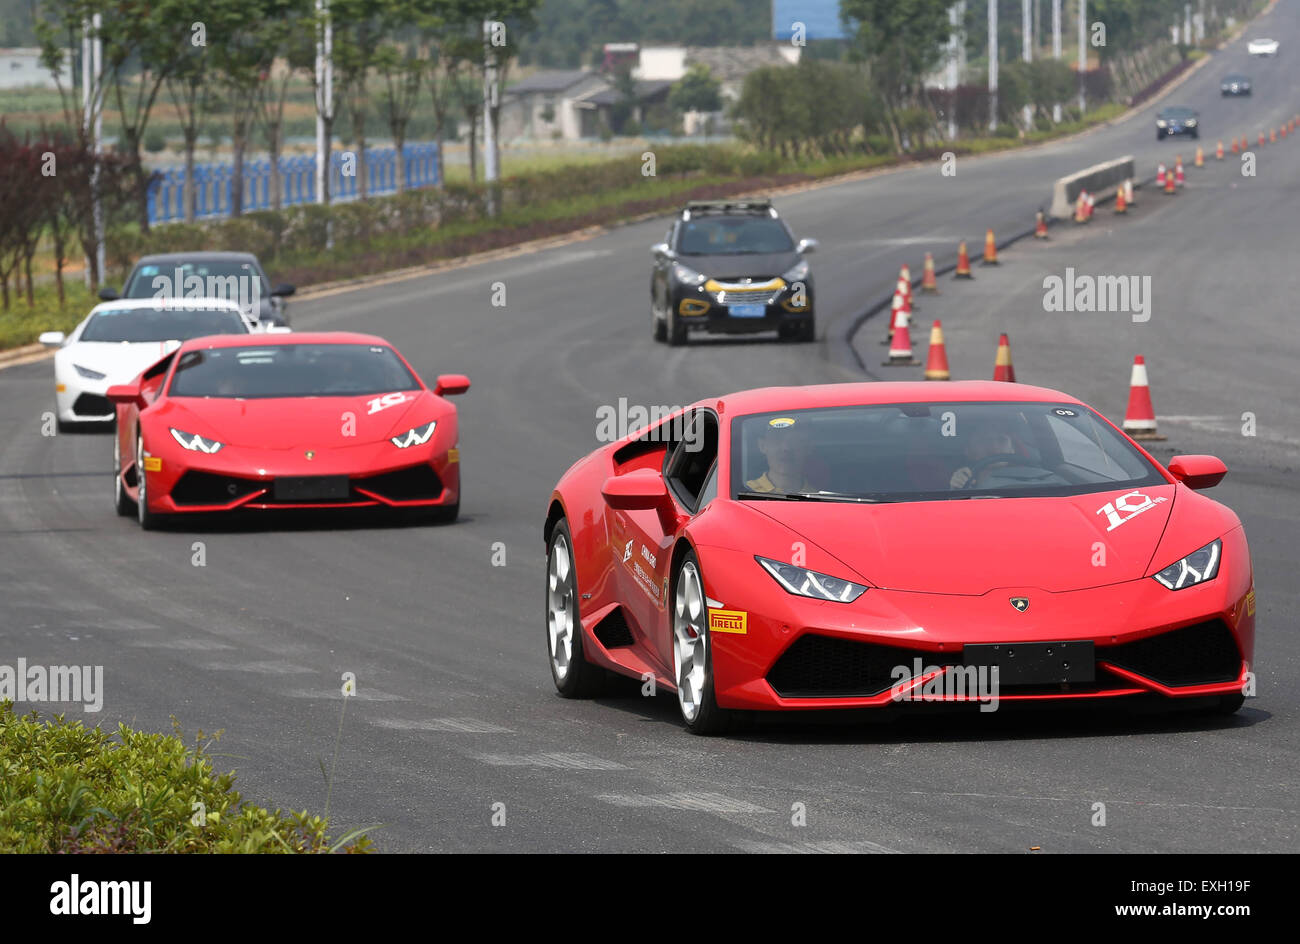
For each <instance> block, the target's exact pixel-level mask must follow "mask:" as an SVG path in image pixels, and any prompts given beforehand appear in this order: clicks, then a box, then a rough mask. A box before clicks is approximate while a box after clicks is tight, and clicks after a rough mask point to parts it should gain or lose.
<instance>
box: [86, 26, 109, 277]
mask: <svg viewBox="0 0 1300 944" xmlns="http://www.w3.org/2000/svg"><path fill="white" fill-rule="evenodd" d="M103 28H104V17H103V15H102V14H99V13H96V14H94V15H93V16H92V17H91V19H90V20H89V21H82V27H81V121H82V128H84V129H85V132H86V134H87V135H88V136H89V138H90V150H91V153H92V154H94V155H95V159H96V163H95V167H94V169H93V170H92V171H91V172H90V194H91V200H92V203H93V207H94V210H93V211H92V212H93V214H94V219H95V245H96V249H95V272H96V274H97V275H98V276H99V279H100V281H101V282H102V281H103V279H104V207H103V204H101V203H100V199H99V156H100V155H101V154H103V153H104V92H103V89H102V88H100V85H99V77H100V75H102V74H103V71H104V40H103V39H102V38H101V37H100V31H101V30H103ZM90 268H91V266H90V258H89V257H87V258H86V286H87V287H89V286H90Z"/></svg>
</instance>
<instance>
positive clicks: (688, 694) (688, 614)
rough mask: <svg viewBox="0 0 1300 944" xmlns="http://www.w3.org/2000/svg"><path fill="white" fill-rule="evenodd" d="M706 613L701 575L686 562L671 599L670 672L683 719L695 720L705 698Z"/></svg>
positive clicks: (690, 563) (691, 563) (693, 565)
mask: <svg viewBox="0 0 1300 944" xmlns="http://www.w3.org/2000/svg"><path fill="white" fill-rule="evenodd" d="M706 613H707V610H706V608H705V605H704V588H703V587H701V586H700V572H699V570H698V569H697V568H696V566H695V564H694V563H693V562H691V561H687V562H686V564H685V565H684V566H683V567H682V571H681V573H680V574H679V575H678V577H677V594H676V597H675V598H674V600H673V669H674V673H673V674H674V678H675V679H676V681H677V702H678V704H679V705H681V709H682V716H683V717H684V718H685V719H686V720H687V721H694V720H695V718H696V716H697V715H699V713H700V702H701V700H702V699H703V697H704V683H705V673H704V666H705V662H706V659H707V655H708V638H709V637H708V633H707V631H706V630H705V627H704V621H705V619H706Z"/></svg>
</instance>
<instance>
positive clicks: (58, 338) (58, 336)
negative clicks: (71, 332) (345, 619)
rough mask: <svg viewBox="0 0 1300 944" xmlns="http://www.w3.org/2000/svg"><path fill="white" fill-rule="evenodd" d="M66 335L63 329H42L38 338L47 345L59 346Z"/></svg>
mask: <svg viewBox="0 0 1300 944" xmlns="http://www.w3.org/2000/svg"><path fill="white" fill-rule="evenodd" d="M66 337H67V335H65V334H64V333H63V332H62V331H42V332H41V336H40V337H38V338H37V339H36V340H37V341H39V342H40V343H41V344H42V345H44V346H45V347H59V346H60V345H61V344H63V341H64V339H65V338H66Z"/></svg>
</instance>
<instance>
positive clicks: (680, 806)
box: [596, 793, 772, 813]
mask: <svg viewBox="0 0 1300 944" xmlns="http://www.w3.org/2000/svg"><path fill="white" fill-rule="evenodd" d="M596 799H597V800H601V801H603V802H605V803H611V804H613V805H614V806H626V807H639V808H646V807H655V808H658V809H666V810H694V811H696V812H699V813H771V812H772V811H771V810H769V809H765V808H764V807H761V806H755V805H754V804H753V803H749V802H748V801H746V800H737V799H735V798H734V797H729V796H723V795H722V794H721V793H661V794H642V795H637V794H619V793H602V794H600V795H598V796H597V797H596Z"/></svg>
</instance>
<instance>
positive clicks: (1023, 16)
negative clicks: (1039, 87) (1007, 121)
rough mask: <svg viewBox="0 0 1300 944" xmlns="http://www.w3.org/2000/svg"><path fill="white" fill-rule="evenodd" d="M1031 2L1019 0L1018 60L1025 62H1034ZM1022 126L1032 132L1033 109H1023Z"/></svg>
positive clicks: (1031, 107) (1030, 107)
mask: <svg viewBox="0 0 1300 944" xmlns="http://www.w3.org/2000/svg"><path fill="white" fill-rule="evenodd" d="M1033 9H1034V8H1033V2H1032V0H1020V34H1021V35H1020V58H1021V59H1023V60H1024V61H1025V62H1033V61H1034V12H1033ZM1024 119H1025V121H1024V124H1025V130H1026V131H1032V130H1033V127H1032V122H1033V120H1034V108H1033V106H1032V105H1029V104H1026V105H1025V107H1024Z"/></svg>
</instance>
